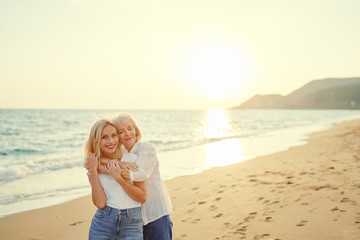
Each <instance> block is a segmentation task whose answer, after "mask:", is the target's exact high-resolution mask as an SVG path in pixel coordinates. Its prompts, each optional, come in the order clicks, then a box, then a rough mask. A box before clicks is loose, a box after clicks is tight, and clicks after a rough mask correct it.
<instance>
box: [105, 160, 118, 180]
mask: <svg viewBox="0 0 360 240" xmlns="http://www.w3.org/2000/svg"><path fill="white" fill-rule="evenodd" d="M105 168H106V170H107V172H108V173H109V175H110V176H112V177H113V178H114V179H116V178H118V177H121V168H120V165H119V162H118V160H116V159H115V160H111V161H110V162H108V163H107V164H106V166H105Z"/></svg>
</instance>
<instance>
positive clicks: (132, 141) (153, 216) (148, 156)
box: [102, 113, 173, 240]
mask: <svg viewBox="0 0 360 240" xmlns="http://www.w3.org/2000/svg"><path fill="white" fill-rule="evenodd" d="M112 122H113V123H114V124H115V125H116V127H117V128H118V131H119V132H118V134H119V141H120V143H121V144H122V146H121V150H122V152H123V156H122V158H121V161H124V160H126V159H132V160H134V161H135V163H136V164H137V165H138V167H139V168H138V169H137V171H130V172H128V171H126V170H125V169H126V168H125V169H124V170H123V171H122V173H125V172H127V174H128V175H129V179H130V180H131V181H134V182H136V181H145V183H146V191H147V201H146V202H145V203H143V204H142V205H141V213H142V218H143V225H144V226H143V231H144V239H146V240H170V239H172V226H173V223H172V221H171V219H170V216H169V215H170V214H171V213H172V205H171V200H170V197H169V193H168V191H167V188H166V186H165V183H164V182H163V181H162V179H161V177H160V170H159V161H158V157H157V154H156V149H155V147H154V146H153V145H152V144H151V143H149V142H143V141H140V140H141V138H142V133H141V130H140V128H139V126H138V124H137V123H136V121H135V119H134V118H133V117H132V116H131V115H129V114H126V113H121V114H119V115H118V116H117V117H116V118H114V119H112ZM102 163H106V160H105V161H103V160H102ZM124 175H125V174H124Z"/></svg>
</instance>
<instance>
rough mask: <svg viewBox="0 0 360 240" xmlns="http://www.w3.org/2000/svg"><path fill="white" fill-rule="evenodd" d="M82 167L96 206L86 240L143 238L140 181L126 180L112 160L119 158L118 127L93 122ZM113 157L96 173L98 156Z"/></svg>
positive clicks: (115, 162)
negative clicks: (102, 170)
mask: <svg viewBox="0 0 360 240" xmlns="http://www.w3.org/2000/svg"><path fill="white" fill-rule="evenodd" d="M85 156H86V159H85V166H86V168H87V169H88V172H87V175H88V178H89V182H90V185H91V195H92V201H93V203H94V205H95V206H96V207H97V208H98V210H97V211H96V213H95V215H94V217H93V220H92V222H91V227H90V231H89V239H91V240H96V239H118V240H120V239H134V240H139V239H143V228H142V217H141V209H140V206H141V204H142V203H144V202H145V201H146V187H145V182H144V181H142V182H141V181H139V182H134V183H133V184H132V183H130V182H127V181H126V180H125V179H124V178H123V177H122V176H121V168H120V166H119V162H118V161H117V160H116V159H119V158H121V149H120V147H119V140H118V130H117V128H116V126H115V125H114V124H113V123H112V122H110V121H108V120H105V119H102V120H99V121H97V122H95V124H94V125H93V127H92V128H91V131H90V134H89V138H88V140H87V141H86V143H85ZM102 157H103V158H108V159H115V160H111V161H109V162H108V163H107V164H106V166H105V171H106V174H100V173H99V172H98V166H99V160H100V158H102Z"/></svg>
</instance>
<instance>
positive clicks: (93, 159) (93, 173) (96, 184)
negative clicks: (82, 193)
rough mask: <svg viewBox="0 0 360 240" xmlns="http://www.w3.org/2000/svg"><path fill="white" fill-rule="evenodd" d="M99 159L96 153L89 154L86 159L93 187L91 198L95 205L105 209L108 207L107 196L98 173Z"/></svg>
mask: <svg viewBox="0 0 360 240" xmlns="http://www.w3.org/2000/svg"><path fill="white" fill-rule="evenodd" d="M97 167H98V157H97V156H96V155H95V154H94V153H89V154H88V156H87V158H86V169H87V170H88V179H89V182H90V185H91V197H92V201H93V203H94V205H95V206H96V207H97V208H99V209H103V208H104V207H105V206H106V201H107V200H106V195H105V192H104V189H103V187H102V186H101V182H100V179H99V173H98V171H97Z"/></svg>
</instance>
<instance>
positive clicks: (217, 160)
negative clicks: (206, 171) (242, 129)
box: [200, 109, 248, 167]
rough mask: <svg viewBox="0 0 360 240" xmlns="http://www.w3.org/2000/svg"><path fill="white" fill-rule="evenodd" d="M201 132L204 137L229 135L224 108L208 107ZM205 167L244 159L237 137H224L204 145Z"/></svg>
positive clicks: (224, 164)
mask: <svg viewBox="0 0 360 240" xmlns="http://www.w3.org/2000/svg"><path fill="white" fill-rule="evenodd" d="M204 125H205V126H204V127H203V129H200V131H202V132H203V134H204V136H205V137H206V138H221V137H227V136H229V137H230V136H231V134H230V132H229V122H228V119H227V116H226V111H225V110H224V109H210V110H209V111H208V114H207V117H206V123H205V124H204ZM204 152H205V153H206V158H205V159H204V165H205V167H220V166H226V165H229V164H233V163H237V162H240V161H244V160H246V159H247V158H248V157H246V156H244V153H245V152H244V147H243V144H242V143H241V141H240V140H239V139H224V140H221V141H217V142H213V143H208V144H206V145H205V146H204Z"/></svg>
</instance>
